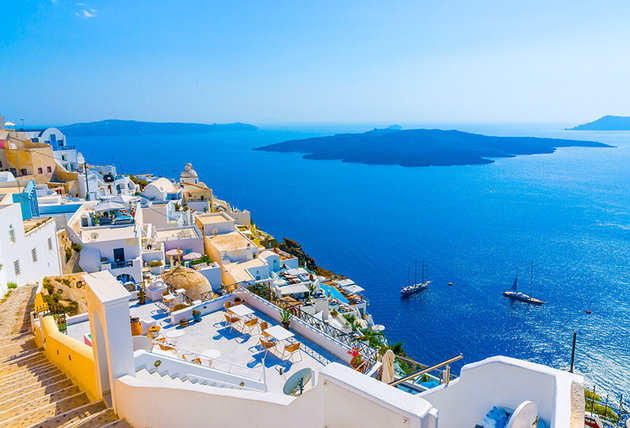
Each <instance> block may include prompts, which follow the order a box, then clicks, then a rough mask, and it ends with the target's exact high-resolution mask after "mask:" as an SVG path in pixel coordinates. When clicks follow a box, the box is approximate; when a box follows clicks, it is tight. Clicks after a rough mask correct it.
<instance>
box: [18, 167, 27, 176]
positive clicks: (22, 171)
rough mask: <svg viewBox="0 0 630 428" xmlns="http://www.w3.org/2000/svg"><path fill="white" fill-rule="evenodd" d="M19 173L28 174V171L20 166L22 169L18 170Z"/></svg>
mask: <svg viewBox="0 0 630 428" xmlns="http://www.w3.org/2000/svg"><path fill="white" fill-rule="evenodd" d="M20 174H22V175H27V174H28V172H27V171H26V170H25V169H24V168H22V169H21V170H20Z"/></svg>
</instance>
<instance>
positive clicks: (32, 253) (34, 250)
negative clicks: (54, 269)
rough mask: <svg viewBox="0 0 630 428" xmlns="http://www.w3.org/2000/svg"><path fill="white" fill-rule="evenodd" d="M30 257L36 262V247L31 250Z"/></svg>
mask: <svg viewBox="0 0 630 428" xmlns="http://www.w3.org/2000/svg"><path fill="white" fill-rule="evenodd" d="M31 257H32V258H33V263H37V248H33V249H32V250H31Z"/></svg>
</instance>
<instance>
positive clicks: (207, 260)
mask: <svg viewBox="0 0 630 428" xmlns="http://www.w3.org/2000/svg"><path fill="white" fill-rule="evenodd" d="M199 263H207V264H210V263H212V259H211V258H210V257H209V256H207V255H206V254H204V255H203V256H201V258H199V259H197V260H192V261H191V262H190V265H191V266H194V265H198V264H199Z"/></svg>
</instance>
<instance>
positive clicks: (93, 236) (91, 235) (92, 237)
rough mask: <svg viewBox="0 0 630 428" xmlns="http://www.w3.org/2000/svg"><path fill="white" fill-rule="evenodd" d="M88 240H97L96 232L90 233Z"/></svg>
mask: <svg viewBox="0 0 630 428" xmlns="http://www.w3.org/2000/svg"><path fill="white" fill-rule="evenodd" d="M90 239H98V233H96V232H92V233H91V234H90Z"/></svg>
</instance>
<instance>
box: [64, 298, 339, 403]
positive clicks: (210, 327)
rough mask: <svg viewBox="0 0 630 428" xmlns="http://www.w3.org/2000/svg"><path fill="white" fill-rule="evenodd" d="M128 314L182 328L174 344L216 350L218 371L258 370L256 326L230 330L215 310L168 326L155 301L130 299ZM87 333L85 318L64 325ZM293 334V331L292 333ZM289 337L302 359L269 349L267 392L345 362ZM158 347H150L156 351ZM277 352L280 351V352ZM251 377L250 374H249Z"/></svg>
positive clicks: (263, 317) (75, 332)
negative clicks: (186, 323)
mask: <svg viewBox="0 0 630 428" xmlns="http://www.w3.org/2000/svg"><path fill="white" fill-rule="evenodd" d="M129 309H130V312H131V316H137V317H140V318H141V319H144V320H152V319H153V320H155V321H156V323H157V325H159V326H160V327H161V330H160V332H161V333H168V332H171V331H183V332H184V335H183V336H181V337H179V338H178V340H177V347H178V348H181V349H183V350H185V351H192V352H195V353H202V352H204V351H207V350H209V349H213V350H217V351H219V352H220V356H219V357H218V358H217V359H215V360H214V361H213V365H212V366H213V367H214V368H215V369H218V370H221V369H222V367H226V368H227V367H228V366H231V365H232V364H234V365H237V366H239V367H240V370H234V368H233V367H232V371H233V372H235V373H236V372H239V374H242V375H244V376H248V371H250V373H249V374H250V375H251V374H252V372H258V373H260V371H261V369H262V365H263V356H264V355H265V353H264V352H262V351H261V350H260V346H259V344H260V342H259V337H260V336H259V333H258V329H256V330H254V332H253V333H251V334H250V333H241V331H239V330H237V329H234V330H232V331H230V328H229V327H226V325H225V317H224V312H223V311H216V312H212V313H209V314H207V315H204V316H202V318H201V322H199V323H191V324H190V325H189V326H188V327H186V328H183V329H182V328H181V327H179V325H175V326H174V325H172V324H171V321H170V318H169V316H168V314H167V313H166V312H163V311H162V310H161V309H159V307H158V306H157V305H156V304H155V303H146V304H144V305H142V306H141V305H139V304H138V302H137V301H132V302H130V306H129ZM252 316H255V317H258V319H259V322H260V321H266V322H267V323H268V324H269V327H273V326H276V325H279V323H278V322H276V321H274V320H273V319H271V318H270V317H268V316H267V315H265V314H263V313H262V312H259V311H256V310H255V311H254V314H253V315H252ZM89 333H90V324H89V321H87V320H86V321H85V322H81V323H77V324H73V325H69V326H68V335H69V336H70V337H74V338H75V339H77V340H79V341H81V342H83V335H84V334H89ZM293 333H295V332H293ZM290 340H297V341H299V342H301V343H302V345H300V350H301V356H302V360H301V361H300V356H299V355H295V356H293V357H292V358H291V360H288V358H287V357H285V358H284V359H283V358H282V357H280V356H279V355H278V353H277V352H276V353H272V352H269V353H267V355H266V356H265V358H264V366H265V375H266V378H267V385H268V388H269V391H270V392H275V393H279V394H282V388H283V387H284V384H285V382H286V381H287V379H288V378H289V377H290V376H291V375H293V374H294V373H296V372H297V371H298V370H301V369H303V368H306V367H309V368H311V369H312V370H313V371H314V372H319V370H320V369H321V368H322V367H325V366H326V365H328V364H330V363H331V362H337V363H340V364H344V365H347V364H346V363H344V362H343V361H342V360H340V359H339V358H337V357H335V356H334V355H332V354H331V353H329V352H328V351H326V350H324V349H323V348H321V347H320V346H318V345H316V344H315V343H313V342H311V341H310V340H308V339H306V338H305V337H303V336H300V335H299V334H297V333H296V334H295V337H294V338H292V339H290ZM157 349H158V347H155V348H154V350H156V351H157ZM280 353H281V352H280ZM249 377H252V376H249Z"/></svg>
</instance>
